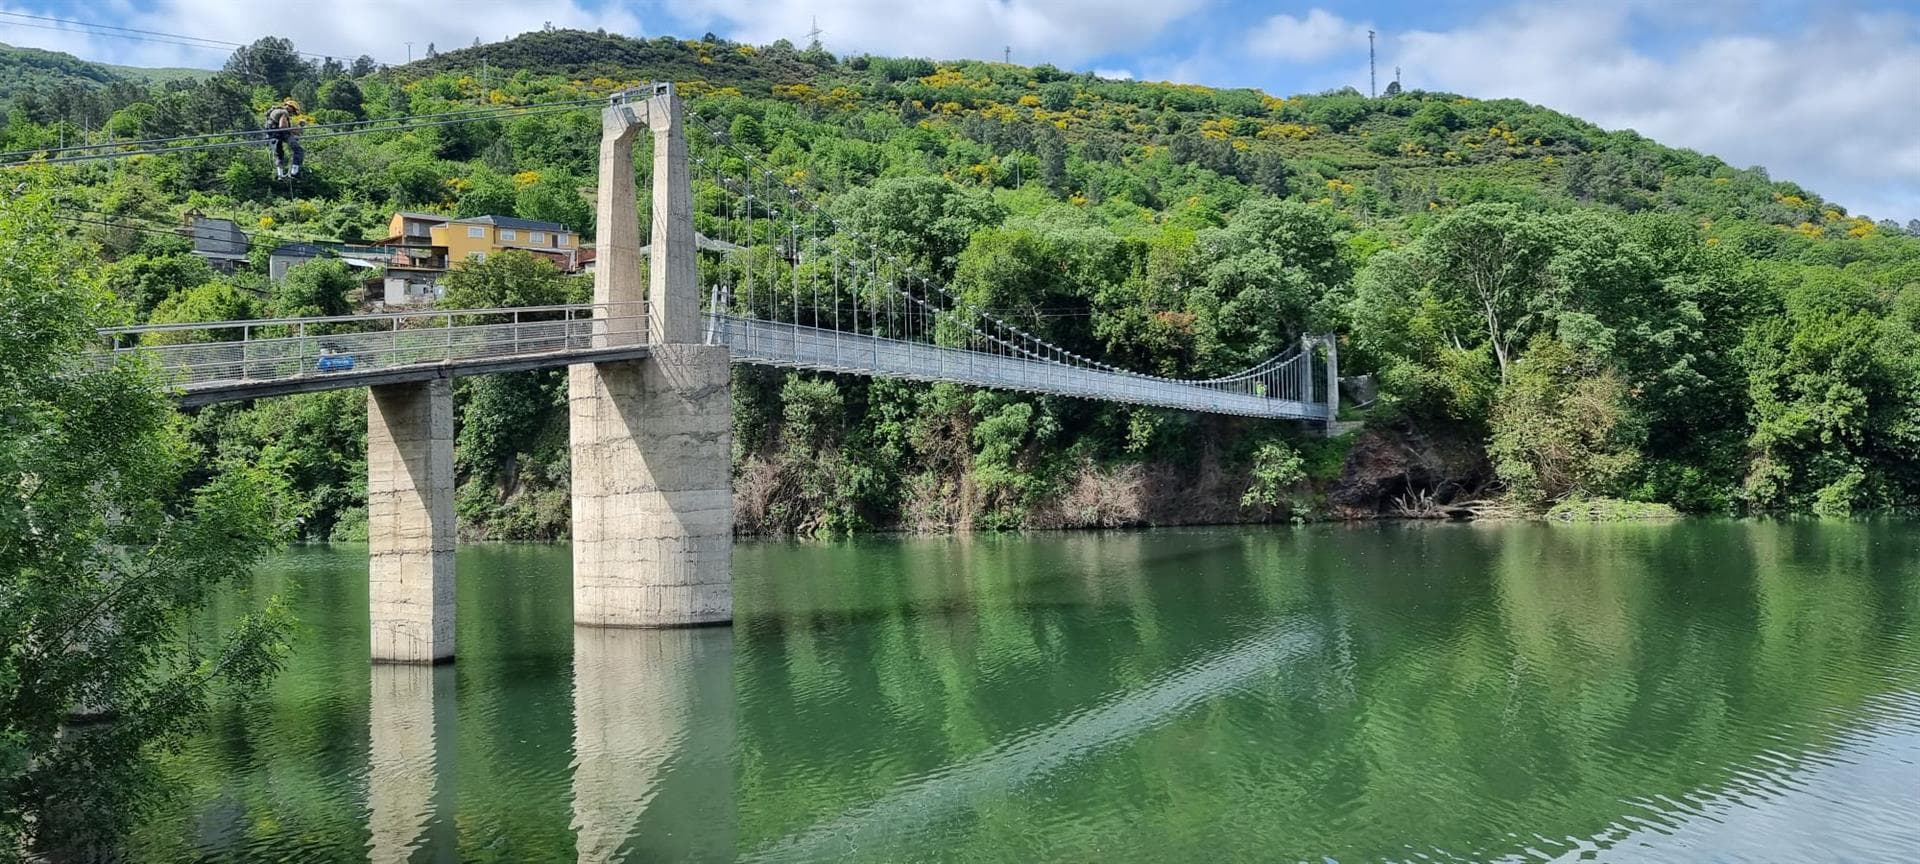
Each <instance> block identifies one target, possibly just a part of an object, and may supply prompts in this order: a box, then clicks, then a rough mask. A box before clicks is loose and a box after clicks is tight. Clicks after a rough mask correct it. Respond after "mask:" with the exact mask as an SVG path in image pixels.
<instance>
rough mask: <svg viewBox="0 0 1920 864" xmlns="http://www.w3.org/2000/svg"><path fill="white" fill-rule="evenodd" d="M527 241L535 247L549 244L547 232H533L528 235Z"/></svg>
mask: <svg viewBox="0 0 1920 864" xmlns="http://www.w3.org/2000/svg"><path fill="white" fill-rule="evenodd" d="M527 241H528V242H530V243H532V244H533V245H535V246H539V245H541V244H544V243H546V242H547V232H545V231H535V232H533V233H532V234H528V235H527Z"/></svg>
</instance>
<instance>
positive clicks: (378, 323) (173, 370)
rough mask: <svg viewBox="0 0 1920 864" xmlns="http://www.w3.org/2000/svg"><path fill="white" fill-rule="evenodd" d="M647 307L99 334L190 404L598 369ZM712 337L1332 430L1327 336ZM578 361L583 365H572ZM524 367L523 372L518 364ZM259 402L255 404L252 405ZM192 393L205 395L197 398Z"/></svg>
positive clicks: (840, 361) (717, 325)
mask: <svg viewBox="0 0 1920 864" xmlns="http://www.w3.org/2000/svg"><path fill="white" fill-rule="evenodd" d="M648 313H649V310H648V308H647V304H646V303H644V302H640V303H609V304H577V305H564V306H529V307H520V308H512V309H431V310H420V311H407V312H388V313H381V314H375V315H342V316H333V317H322V318H277V319H260V320H252V321H220V322H212V323H192V324H149V325H143V326H136V327H116V328H109V329H105V330H101V331H100V335H101V337H102V338H103V339H104V340H105V341H106V344H105V346H104V347H105V348H106V349H107V354H108V356H111V357H122V356H127V355H134V356H138V357H141V358H143V359H145V360H147V361H148V362H150V363H152V364H153V365H154V367H155V368H157V369H158V370H159V372H160V374H161V376H162V377H163V379H164V380H165V381H166V382H167V383H169V384H171V385H172V386H174V387H177V388H179V389H180V390H181V391H183V392H184V393H186V394H188V396H189V397H190V398H189V400H188V401H189V402H190V403H192V402H208V401H220V400H222V399H240V398H252V396H253V395H259V394H260V392H261V391H262V389H263V388H264V389H265V390H266V391H269V392H289V391H292V390H310V389H328V388H329V387H331V386H336V385H332V384H329V379H331V380H334V381H337V382H338V384H337V386H340V387H352V386H361V385H362V384H363V383H364V382H363V381H362V380H360V379H364V378H365V377H367V373H379V372H390V371H393V372H402V373H404V372H405V371H407V370H418V371H419V372H420V373H421V374H422V375H427V374H440V373H441V371H443V369H444V368H445V367H451V368H455V369H457V368H460V367H463V366H465V367H480V368H481V369H485V368H489V367H492V368H498V367H499V366H500V365H501V363H502V362H505V361H514V360H531V361H533V362H534V365H537V366H544V365H554V366H559V365H566V364H567V363H569V362H589V361H591V360H593V359H594V358H596V357H606V356H607V355H609V354H610V353H617V352H625V351H627V350H628V349H633V348H642V349H644V347H645V346H646V345H647V344H648V343H649V342H650V341H652V340H653V339H654V338H656V337H655V335H654V334H652V333H651V330H650V328H649V326H648V325H649V314H648ZM705 321H706V335H707V341H708V342H710V343H713V344H724V345H726V346H727V347H728V349H729V350H730V351H731V353H732V355H733V358H734V360H735V361H737V362H741V363H753V364H760V365H768V366H780V367H785V368H793V369H815V370H821V371H828V372H839V373H846V374H854V375H868V376H872V377H877V378H903V379H908V380H915V381H939V382H951V383H957V384H967V385H971V386H976V387H990V388H998V389H1006V390H1020V391H1026V392H1032V393H1048V394H1054V395H1061V396H1074V397H1079V398H1084V399H1097V400H1104V401H1111V402H1124V403H1130V404H1138V405H1153V406H1159V407H1164V408H1178V409H1185V410H1190V411H1200V412H1206V413H1213V414H1237V415H1242V416H1248V417H1272V418H1289V419H1296V420H1325V419H1326V418H1327V417H1328V416H1329V414H1330V408H1329V405H1328V399H1327V395H1326V393H1325V390H1326V386H1327V385H1326V382H1325V380H1324V379H1325V377H1326V376H1325V370H1326V363H1325V360H1324V359H1323V356H1324V355H1322V354H1319V353H1317V352H1316V351H1315V348H1316V346H1318V345H1319V344H1320V340H1316V339H1307V340H1303V343H1302V346H1301V347H1300V348H1297V349H1295V350H1294V351H1291V352H1289V353H1287V354H1283V355H1281V356H1278V357H1275V358H1273V359H1271V360H1268V361H1266V362H1264V363H1261V364H1259V365H1257V366H1254V367H1252V368H1250V369H1248V370H1246V371H1243V372H1240V373H1236V374H1233V375H1228V376H1224V377H1220V378H1212V379H1204V380H1182V379H1173V378H1162V377H1157V376H1153V375H1145V374H1140V373H1134V372H1125V371H1119V370H1112V369H1110V368H1092V367H1089V366H1086V365H1076V364H1073V363H1068V362H1062V361H1059V360H1054V359H1050V358H1048V357H1045V356H1037V355H1035V354H1034V353H1032V352H1031V351H1023V350H1018V349H1017V348H1016V347H1015V346H1006V348H1005V350H1000V351H995V350H986V351H983V350H976V349H972V348H961V347H951V346H946V345H937V344H933V343H932V342H930V341H912V340H906V339H896V338H891V337H888V336H876V335H867V334H862V333H854V332H848V331H843V330H833V329H825V328H820V327H810V326H805V325H799V324H794V323H787V322H779V321H766V320H761V319H757V318H746V317H740V316H735V315H724V314H714V313H708V314H707V315H706V318H705ZM575 357H580V358H582V359H580V360H578V361H575V360H573V358H575ZM515 368H525V367H515ZM249 394H252V395H249ZM196 395H197V397H198V398H193V397H195V396H196Z"/></svg>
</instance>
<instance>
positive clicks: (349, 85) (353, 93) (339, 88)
mask: <svg viewBox="0 0 1920 864" xmlns="http://www.w3.org/2000/svg"><path fill="white" fill-rule="evenodd" d="M319 99H320V105H319V107H321V108H326V109H329V110H332V111H340V112H344V113H347V114H351V115H353V116H354V117H355V118H362V117H365V116H367V109H366V105H365V102H366V96H365V94H363V93H361V92H360V85H358V84H355V83H354V81H353V79H352V78H334V79H331V80H329V81H327V82H326V83H324V84H321V85H320V90H319Z"/></svg>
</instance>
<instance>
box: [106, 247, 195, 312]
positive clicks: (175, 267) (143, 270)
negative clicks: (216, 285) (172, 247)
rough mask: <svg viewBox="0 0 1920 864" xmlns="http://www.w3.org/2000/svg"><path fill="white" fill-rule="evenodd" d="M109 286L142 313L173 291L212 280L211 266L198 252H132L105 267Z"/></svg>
mask: <svg viewBox="0 0 1920 864" xmlns="http://www.w3.org/2000/svg"><path fill="white" fill-rule="evenodd" d="M104 276H105V281H106V286H107V288H108V290H111V291H112V292H113V293H114V294H115V295H116V296H118V297H119V298H120V299H122V300H125V301H126V302H127V303H129V304H131V305H132V306H133V308H134V310H135V311H137V312H138V313H140V314H145V313H147V312H149V311H152V310H153V308H154V307H155V306H156V305H157V304H159V303H161V302H162V301H164V300H166V299H167V298H168V297H171V296H173V295H174V294H176V293H178V292H181V291H185V290H187V289H189V288H193V287H195V286H199V285H203V284H205V283H208V282H211V281H213V268H212V267H209V266H207V262H206V261H205V260H203V259H201V258H200V257H199V256H197V255H193V254H191V253H188V252H175V253H172V254H167V255H143V254H137V253H136V254H133V255H128V256H126V257H124V258H121V259H120V260H118V261H115V262H113V263H112V264H109V265H107V266H106V268H105V269H104Z"/></svg>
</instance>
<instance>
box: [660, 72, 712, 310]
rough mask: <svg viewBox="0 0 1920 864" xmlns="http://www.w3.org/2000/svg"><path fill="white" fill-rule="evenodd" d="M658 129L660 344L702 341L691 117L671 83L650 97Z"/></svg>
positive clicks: (662, 86) (661, 86)
mask: <svg viewBox="0 0 1920 864" xmlns="http://www.w3.org/2000/svg"><path fill="white" fill-rule="evenodd" d="M647 125H648V126H649V127H650V128H652V129H653V249H652V250H651V252H649V256H650V257H649V260H648V261H647V275H648V278H649V279H650V280H651V283H652V284H651V285H650V290H649V296H650V297H651V298H652V300H653V311H654V315H655V317H654V323H653V334H654V340H653V341H655V342H668V343H689V344H690V343H695V342H699V341H701V328H700V268H699V263H698V262H697V261H696V260H695V256H697V255H699V250H698V249H696V248H694V234H693V182H692V180H691V178H690V177H689V176H688V168H687V133H686V120H685V118H684V115H683V113H682V111H681V106H680V97H679V96H678V95H675V93H674V92H673V86H672V85H670V84H669V85H656V88H655V92H654V95H653V97H652V98H651V99H648V100H647Z"/></svg>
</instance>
